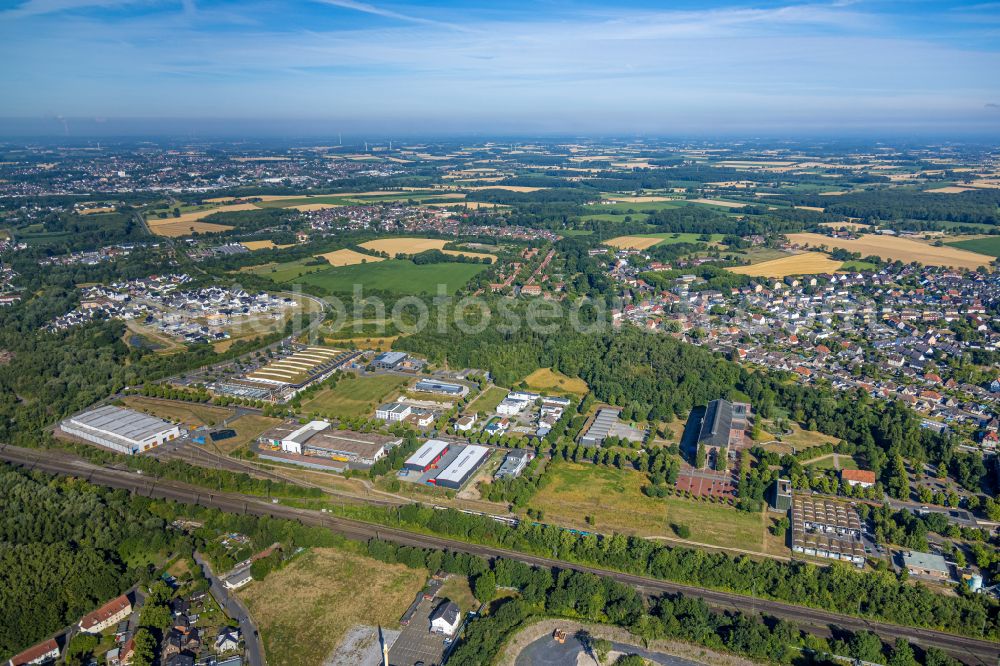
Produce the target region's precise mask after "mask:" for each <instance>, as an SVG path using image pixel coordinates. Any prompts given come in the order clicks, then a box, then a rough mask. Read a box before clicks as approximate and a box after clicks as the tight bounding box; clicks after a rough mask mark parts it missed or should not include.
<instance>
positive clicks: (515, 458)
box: [493, 449, 535, 480]
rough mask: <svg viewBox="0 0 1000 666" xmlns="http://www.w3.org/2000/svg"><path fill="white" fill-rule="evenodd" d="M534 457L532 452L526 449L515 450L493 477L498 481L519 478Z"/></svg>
mask: <svg viewBox="0 0 1000 666" xmlns="http://www.w3.org/2000/svg"><path fill="white" fill-rule="evenodd" d="M534 457H535V456H534V455H533V454H532V453H531V452H530V451H526V450H524V449H514V450H513V451H510V452H508V453H507V457H506V458H504V459H503V464H502V465H500V469H498V470H497V473H496V474H494V475H493V478H494V479H497V480H499V479H514V478H517V477H518V476H520V475H521V472H523V471H524V468H525V467H527V466H528V463H529V462H531V459H532V458H534Z"/></svg>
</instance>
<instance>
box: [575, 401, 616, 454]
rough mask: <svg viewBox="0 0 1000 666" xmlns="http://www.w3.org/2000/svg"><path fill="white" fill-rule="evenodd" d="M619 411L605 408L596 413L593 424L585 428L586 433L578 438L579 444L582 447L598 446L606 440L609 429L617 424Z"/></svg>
mask: <svg viewBox="0 0 1000 666" xmlns="http://www.w3.org/2000/svg"><path fill="white" fill-rule="evenodd" d="M619 414H621V410H620V409H611V408H605V409H602V410H600V411H599V412H597V416H595V417H594V421H593V423H591V424H590V427H589V428H587V432H586V433H585V434H584V435H583V437H581V438H580V443H581V444H583V445H584V446H600V444H601V442H603V441H604V440H605V439H607V437H608V435H609V434H610V433H611V428H612V427H613V426H614V425H615V424H616V423H618V415H619Z"/></svg>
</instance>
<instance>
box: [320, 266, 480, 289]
mask: <svg viewBox="0 0 1000 666" xmlns="http://www.w3.org/2000/svg"><path fill="white" fill-rule="evenodd" d="M484 270H486V265H485V264H460V263H454V264H450V263H449V264H423V265H417V264H414V263H413V262H412V261H405V260H400V259H388V260H386V261H380V262H373V263H368V264H355V265H353V266H341V267H338V268H329V269H326V270H321V271H317V272H314V273H309V274H307V275H303V276H301V281H302V282H303V283H304V284H313V285H316V286H318V287H322V288H323V289H326V290H328V291H330V292H331V293H351V292H353V291H354V285H362V286H363V287H364V289H365V290H367V291H373V290H376V291H389V292H393V293H397V294H421V293H426V294H435V293H437V288H438V285H439V284H444V285H445V291H446V292H448V293H454V292H455V291H456V290H458V289H460V288H461V287H464V286H465V285H466V284H467V283H468V282H469V280H471V279H472V278H473V277H475V276H476V275H478V274H479V273H480V272H482V271H484Z"/></svg>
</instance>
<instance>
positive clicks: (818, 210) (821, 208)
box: [792, 206, 826, 213]
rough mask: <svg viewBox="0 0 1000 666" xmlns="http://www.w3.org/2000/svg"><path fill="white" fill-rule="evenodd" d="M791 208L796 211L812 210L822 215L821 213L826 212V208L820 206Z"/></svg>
mask: <svg viewBox="0 0 1000 666" xmlns="http://www.w3.org/2000/svg"><path fill="white" fill-rule="evenodd" d="M792 208H794V209H796V210H812V211H816V212H817V213H822V212H823V211H825V210H826V208H823V207H822V206H792Z"/></svg>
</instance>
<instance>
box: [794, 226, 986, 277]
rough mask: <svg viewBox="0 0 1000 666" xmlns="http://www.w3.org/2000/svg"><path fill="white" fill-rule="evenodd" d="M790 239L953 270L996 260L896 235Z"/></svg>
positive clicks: (805, 234) (820, 236)
mask: <svg viewBox="0 0 1000 666" xmlns="http://www.w3.org/2000/svg"><path fill="white" fill-rule="evenodd" d="M788 240H789V241H791V242H792V243H797V244H799V245H803V246H810V247H819V246H820V245H825V246H827V247H840V248H844V249H845V250H850V251H851V252H860V253H861V256H862V257H868V256H871V255H876V256H878V257H881V258H882V259H885V260H887V261H897V260H898V261H903V262H907V263H909V262H911V261H916V262H919V263H921V264H924V265H925V266H950V267H952V268H969V269H976V268H978V267H979V266H989V265H990V263H991V262H992V261H993V257H988V256H986V255H984V254H977V253H975V252H969V251H968V250H960V249H958V248H955V247H949V246H947V245H943V246H941V247H934V246H933V245H930V244H928V243H924V242H921V241H916V240H910V239H909V238H896V237H895V236H873V235H866V236H863V237H861V238H858V239H844V238H829V237H827V236H823V235H821V234H811V233H803V234H788Z"/></svg>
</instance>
